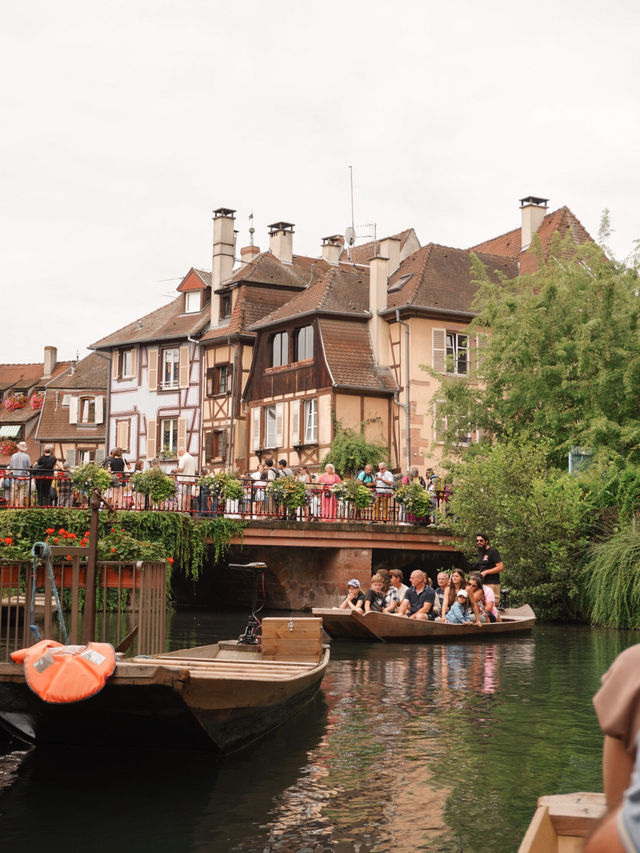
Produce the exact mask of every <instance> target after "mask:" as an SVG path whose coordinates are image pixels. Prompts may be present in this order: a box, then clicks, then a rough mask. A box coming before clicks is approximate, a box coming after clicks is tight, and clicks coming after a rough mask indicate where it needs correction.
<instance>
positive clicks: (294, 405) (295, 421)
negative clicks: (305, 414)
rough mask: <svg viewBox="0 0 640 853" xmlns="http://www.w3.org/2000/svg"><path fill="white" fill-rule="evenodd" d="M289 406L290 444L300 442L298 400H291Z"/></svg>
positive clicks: (293, 444) (294, 444)
mask: <svg viewBox="0 0 640 853" xmlns="http://www.w3.org/2000/svg"><path fill="white" fill-rule="evenodd" d="M290 406H291V446H292V447H295V446H296V444H300V400H292V401H291V403H290Z"/></svg>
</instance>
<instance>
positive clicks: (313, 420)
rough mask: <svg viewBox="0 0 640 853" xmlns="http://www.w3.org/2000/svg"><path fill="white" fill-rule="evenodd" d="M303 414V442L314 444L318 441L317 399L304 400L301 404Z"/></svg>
mask: <svg viewBox="0 0 640 853" xmlns="http://www.w3.org/2000/svg"><path fill="white" fill-rule="evenodd" d="M302 411H303V415H304V443H305V444H316V442H317V441H318V401H317V400H316V399H315V398H314V399H313V400H305V401H304V405H303V409H302Z"/></svg>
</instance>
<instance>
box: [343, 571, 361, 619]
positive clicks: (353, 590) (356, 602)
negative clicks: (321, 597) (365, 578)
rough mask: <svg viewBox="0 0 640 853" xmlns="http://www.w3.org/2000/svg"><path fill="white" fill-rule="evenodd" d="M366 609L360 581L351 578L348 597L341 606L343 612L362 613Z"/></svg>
mask: <svg viewBox="0 0 640 853" xmlns="http://www.w3.org/2000/svg"><path fill="white" fill-rule="evenodd" d="M363 608H364V594H363V592H362V590H361V589H360V581H359V580H358V579H357V578H351V580H350V581H349V583H348V584H347V597H346V598H345V600H344V601H343V602H342V604H341V605H340V609H341V610H356V611H357V612H358V613H362V612H363Z"/></svg>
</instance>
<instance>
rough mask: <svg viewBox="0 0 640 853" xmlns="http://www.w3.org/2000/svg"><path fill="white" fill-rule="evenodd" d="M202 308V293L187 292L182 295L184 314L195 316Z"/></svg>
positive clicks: (195, 291) (197, 291) (196, 291)
mask: <svg viewBox="0 0 640 853" xmlns="http://www.w3.org/2000/svg"><path fill="white" fill-rule="evenodd" d="M201 307H202V291H201V290H188V291H187V292H186V293H185V295H184V313H185V314H197V313H198V311H199V310H200V308H201Z"/></svg>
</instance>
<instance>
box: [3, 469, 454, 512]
mask: <svg viewBox="0 0 640 853" xmlns="http://www.w3.org/2000/svg"><path fill="white" fill-rule="evenodd" d="M38 480H40V490H38V488H37V484H38ZM1 482H2V486H3V488H2V490H0V506H4V507H11V508H20V507H29V506H37V505H41V506H61V507H79V508H85V507H87V505H88V500H89V495H90V493H91V490H92V488H93V487H94V486H96V487H98V488H99V489H100V490H101V491H102V492H103V493H104V495H105V497H106V498H107V500H108V501H109V503H110V504H111V506H112V507H113V508H114V509H118V510H131V511H136V510H163V511H175V512H186V513H189V514H190V515H191V516H192V517H194V518H212V517H215V516H227V517H231V518H237V519H245V520H259V519H273V520H276V519H280V520H289V521H299V522H302V521H305V522H309V521H324V522H326V521H336V522H375V523H380V524H385V523H386V524H410V525H429V524H437V523H439V522H440V521H442V520H443V519H444V517H445V516H446V512H447V505H448V502H449V498H450V496H451V492H450V490H448V489H447V490H445V491H438V492H427V491H426V490H425V489H423V488H422V487H421V486H419V485H418V484H412V485H408V486H401V487H400V488H398V489H397V490H396V491H395V492H393V493H390V494H384V495H379V494H377V493H376V491H375V489H372V488H370V487H369V486H366V485H364V484H363V483H361V482H360V481H359V480H357V479H346V480H343V481H342V482H340V483H336V484H334V485H324V484H321V483H310V484H307V483H304V482H301V481H299V480H297V479H296V478H294V477H282V478H278V479H275V480H272V481H269V482H267V481H264V480H256V479H253V478H250V477H249V478H244V479H243V478H240V477H238V476H237V474H226V473H224V472H219V473H217V474H212V475H207V476H205V477H186V476H184V475H177V476H173V475H168V474H165V473H163V472H162V471H160V470H159V469H157V468H152V469H149V470H148V471H145V472H136V473H133V474H131V473H128V472H125V473H122V474H117V475H115V474H111V473H109V472H108V471H106V470H105V469H103V468H99V466H95V465H91V466H88V465H87V466H83V468H81V469H78V471H76V472H74V473H73V474H71V476H69V474H68V473H67V472H64V471H56V472H54V475H53V477H52V478H51V477H42V476H41V475H40V476H39V475H38V474H37V473H35V474H34V473H29V474H28V475H27V476H26V477H23V478H17V477H16V478H14V477H12V475H11V474H10V473H9V474H7V475H5V477H4V478H3V479H2V481H1ZM43 482H47V483H49V484H50V490H49V493H48V501H47V498H46V495H45V494H44V493H43V488H42V483H43ZM38 495H40V497H41V498H44V502H43V503H40V504H39V502H38Z"/></svg>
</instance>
